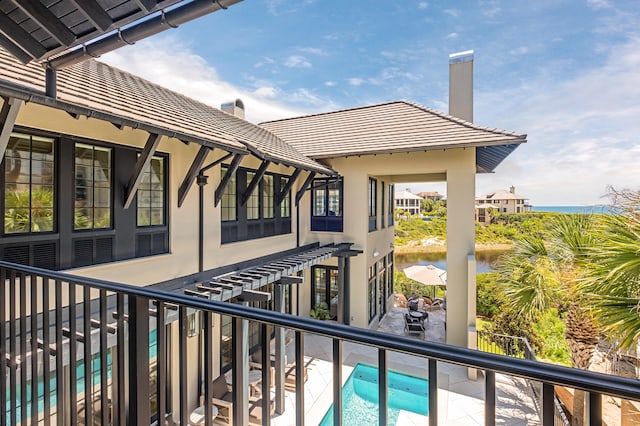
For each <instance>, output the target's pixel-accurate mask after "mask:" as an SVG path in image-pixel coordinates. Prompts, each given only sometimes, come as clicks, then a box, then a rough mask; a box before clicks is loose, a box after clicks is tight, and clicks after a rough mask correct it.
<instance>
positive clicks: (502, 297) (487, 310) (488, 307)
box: [476, 272, 507, 318]
mask: <svg viewBox="0 0 640 426" xmlns="http://www.w3.org/2000/svg"><path fill="white" fill-rule="evenodd" d="M498 276H499V274H498V273H496V272H486V273H481V274H478V275H476V286H477V287H476V312H477V314H478V315H481V316H485V317H487V318H493V317H494V316H496V315H497V314H499V313H500V311H502V310H503V308H504V305H505V304H506V302H507V296H506V294H505V293H504V290H503V288H502V285H500V284H499V283H498V282H497V280H498Z"/></svg>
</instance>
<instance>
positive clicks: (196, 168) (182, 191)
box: [178, 145, 209, 207]
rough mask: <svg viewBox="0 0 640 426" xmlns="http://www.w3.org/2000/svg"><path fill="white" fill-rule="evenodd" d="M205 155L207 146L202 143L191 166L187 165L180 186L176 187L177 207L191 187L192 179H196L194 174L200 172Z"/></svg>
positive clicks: (207, 150)
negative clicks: (187, 168) (185, 173)
mask: <svg viewBox="0 0 640 426" xmlns="http://www.w3.org/2000/svg"><path fill="white" fill-rule="evenodd" d="M207 155H209V148H207V147H206V146H204V145H203V146H201V147H200V150H199V151H198V153H197V154H196V157H195V158H194V159H193V163H191V167H189V171H188V172H187V175H186V176H185V177H184V179H183V180H182V184H180V188H179V189H178V207H182V203H184V200H185V198H187V194H188V193H189V189H191V186H192V185H193V181H194V180H196V176H198V173H200V169H201V168H202V165H203V164H204V160H206V159H207Z"/></svg>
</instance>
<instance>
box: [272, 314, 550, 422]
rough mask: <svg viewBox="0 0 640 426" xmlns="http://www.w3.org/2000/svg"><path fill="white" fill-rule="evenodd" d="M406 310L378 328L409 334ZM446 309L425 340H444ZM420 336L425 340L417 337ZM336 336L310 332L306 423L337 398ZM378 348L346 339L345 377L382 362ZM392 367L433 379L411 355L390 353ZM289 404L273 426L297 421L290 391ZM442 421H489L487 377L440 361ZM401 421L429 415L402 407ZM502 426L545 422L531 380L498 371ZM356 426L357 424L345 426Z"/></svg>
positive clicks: (287, 394)
mask: <svg viewBox="0 0 640 426" xmlns="http://www.w3.org/2000/svg"><path fill="white" fill-rule="evenodd" d="M404 312H406V309H404V308H395V307H394V308H391V310H390V312H388V313H387V315H385V317H384V318H383V320H382V321H381V323H380V325H379V327H378V329H379V330H380V331H385V332H388V333H390V334H397V335H404V318H403V315H404ZM444 318H445V312H444V310H442V309H436V310H433V311H430V312H429V321H426V322H425V328H426V333H425V337H424V340H428V341H438V342H443V341H444V337H445V332H444ZM415 338H416V339H422V337H421V336H416V337H415ZM331 348H332V343H331V339H329V338H326V337H322V336H315V335H307V336H306V338H305V357H306V358H307V366H308V380H307V382H306V384H305V395H304V398H305V424H307V425H318V424H319V423H320V421H321V420H322V418H323V416H324V415H325V413H326V412H327V410H328V409H329V407H330V406H331V404H332V402H333V395H332V392H333V390H332V380H333V378H332V377H333V373H332V369H333V363H332V361H331V360H332V355H331ZM377 355H378V351H377V349H376V348H374V347H369V346H364V345H356V344H353V343H349V342H345V343H344V345H343V351H342V360H343V371H342V380H343V382H345V381H346V380H347V378H348V377H349V375H350V374H351V371H352V370H353V367H354V366H355V364H357V363H358V362H361V363H366V364H372V365H377V362H378V358H377ZM389 368H390V369H393V370H396V371H400V372H402V373H406V374H410V375H413V376H419V377H425V378H426V377H427V376H428V374H427V361H426V360H425V359H424V358H420V357H415V356H411V355H406V354H398V353H391V354H389ZM285 397H286V407H285V412H284V413H283V414H281V415H275V416H274V417H273V418H272V421H271V424H272V425H275V426H290V425H295V394H294V393H292V392H289V391H286V392H285ZM438 420H439V421H438V424H439V425H482V424H484V380H483V378H482V377H481V376H480V378H479V379H478V380H476V381H474V380H470V379H469V378H468V373H467V368H464V367H460V366H457V365H453V364H447V363H443V362H439V363H438ZM397 424H398V425H403V426H404V425H408V426H411V425H425V424H427V417H425V416H421V415H418V414H414V413H411V412H406V411H402V412H401V413H400V417H399V418H398V422H397ZM496 424H499V425H500V424H502V425H514V426H520V425H537V424H540V420H539V417H538V414H537V411H536V409H535V406H534V403H533V400H532V397H531V392H530V390H529V388H528V386H527V385H526V383H525V382H524V381H523V380H521V379H518V378H514V377H510V376H505V375H501V374H497V375H496ZM345 426H352V425H345Z"/></svg>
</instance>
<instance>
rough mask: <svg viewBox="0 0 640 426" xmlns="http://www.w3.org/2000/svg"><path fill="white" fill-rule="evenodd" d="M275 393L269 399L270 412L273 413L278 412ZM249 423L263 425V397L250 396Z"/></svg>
mask: <svg viewBox="0 0 640 426" xmlns="http://www.w3.org/2000/svg"><path fill="white" fill-rule="evenodd" d="M273 397H274V395H271V397H270V399H269V412H270V414H271V415H273V414H275V412H276V403H275V400H274V398H273ZM249 424H250V425H257V426H261V425H262V398H249Z"/></svg>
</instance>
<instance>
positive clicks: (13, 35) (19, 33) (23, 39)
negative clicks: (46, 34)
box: [0, 12, 47, 59]
mask: <svg viewBox="0 0 640 426" xmlns="http://www.w3.org/2000/svg"><path fill="white" fill-rule="evenodd" d="M0 32H2V33H3V34H4V35H5V36H6V37H7V38H8V39H9V40H11V41H12V42H13V43H15V44H16V45H18V46H20V47H21V48H22V49H23V50H24V51H25V52H27V53H28V54H30V55H31V56H32V57H33V58H36V59H39V58H41V57H43V56H44V55H45V54H46V53H47V49H45V48H44V46H43V45H41V44H40V43H38V41H37V40H36V39H35V38H33V37H32V36H31V34H29V33H28V32H27V31H25V30H24V29H23V28H22V27H21V26H20V25H18V24H16V23H15V22H13V20H12V19H11V18H9V17H8V16H7V15H6V14H5V13H4V12H0Z"/></svg>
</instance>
